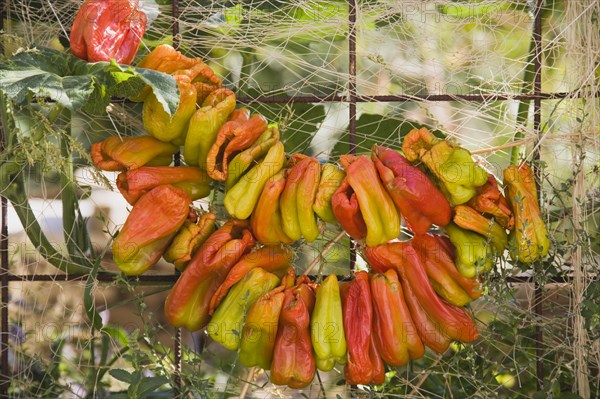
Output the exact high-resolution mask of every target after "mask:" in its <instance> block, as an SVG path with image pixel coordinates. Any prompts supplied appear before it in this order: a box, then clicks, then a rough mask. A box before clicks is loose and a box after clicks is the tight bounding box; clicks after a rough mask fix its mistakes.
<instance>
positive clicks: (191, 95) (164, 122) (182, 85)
mask: <svg viewBox="0 0 600 399" xmlns="http://www.w3.org/2000/svg"><path fill="white" fill-rule="evenodd" d="M175 80H176V81H177V87H179V107H177V111H175V114H174V115H169V114H168V113H167V111H165V109H164V108H163V105H162V104H161V103H160V102H159V101H158V99H157V98H156V96H155V95H154V93H150V94H148V96H147V97H146V99H145V100H144V106H143V109H142V112H143V115H142V119H143V121H144V128H145V129H146V131H147V132H148V133H149V134H150V135H151V136H153V137H155V138H157V139H158V140H160V141H164V142H171V143H173V144H175V145H177V146H179V145H182V144H183V143H184V142H185V136H186V134H187V131H188V125H189V122H190V118H191V117H192V115H193V114H194V112H196V96H197V91H196V87H194V85H193V84H192V82H191V81H190V78H189V77H188V76H185V75H176V76H175Z"/></svg>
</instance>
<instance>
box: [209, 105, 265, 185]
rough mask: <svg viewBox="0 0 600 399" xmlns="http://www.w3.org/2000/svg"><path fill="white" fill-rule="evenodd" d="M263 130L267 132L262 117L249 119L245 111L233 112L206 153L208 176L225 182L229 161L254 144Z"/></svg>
mask: <svg viewBox="0 0 600 399" xmlns="http://www.w3.org/2000/svg"><path fill="white" fill-rule="evenodd" d="M244 119H245V120H244ZM265 130H267V120H266V119H265V117H264V116H262V115H253V116H252V117H250V118H249V112H248V111H247V110H246V111H244V110H243V109H241V110H236V111H234V112H233V113H232V114H231V117H230V120H229V121H228V122H225V123H224V124H223V126H221V128H220V129H219V133H218V134H217V139H216V141H215V143H214V144H213V145H212V147H211V148H210V151H209V152H208V156H207V159H206V171H207V172H208V175H209V176H210V177H211V178H213V179H214V180H219V181H225V180H227V169H228V164H229V161H231V160H232V159H233V157H234V156H235V155H237V154H238V153H239V152H240V151H243V150H245V149H246V148H248V147H250V146H251V145H252V144H254V142H255V141H256V139H258V137H259V136H260V135H261V134H262V133H263V132H264V131H265ZM200 162H201V163H202V161H200Z"/></svg>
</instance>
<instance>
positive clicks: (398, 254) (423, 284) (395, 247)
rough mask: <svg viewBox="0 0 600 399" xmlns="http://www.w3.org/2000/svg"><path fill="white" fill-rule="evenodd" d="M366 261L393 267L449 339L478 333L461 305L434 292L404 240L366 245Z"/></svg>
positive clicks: (467, 338) (474, 336) (467, 339)
mask: <svg viewBox="0 0 600 399" xmlns="http://www.w3.org/2000/svg"><path fill="white" fill-rule="evenodd" d="M365 252H366V255H367V259H368V261H369V263H370V264H371V265H372V264H378V265H380V266H379V268H385V269H386V270H387V269H394V270H396V271H397V272H398V275H399V276H400V278H401V279H402V280H405V281H406V282H407V284H409V285H410V286H411V287H412V290H413V292H414V294H415V295H416V297H417V298H418V300H419V303H420V305H421V306H422V308H423V309H424V310H425V313H426V314H427V316H428V317H429V318H430V319H431V321H432V322H433V323H434V324H437V325H438V326H439V329H440V331H442V332H443V333H444V334H445V335H448V337H450V338H451V339H454V340H458V341H462V342H472V341H474V340H475V339H477V337H478V332H477V327H476V326H475V323H474V322H473V320H472V319H471V317H470V316H469V315H468V314H467V313H466V311H465V310H464V309H463V308H459V307H457V306H454V305H451V304H448V303H446V302H444V301H442V299H441V298H440V297H439V296H438V295H437V294H436V293H435V291H434V289H433V287H432V286H431V284H430V283H429V278H428V276H427V272H426V271H425V266H424V265H423V262H422V260H421V258H420V257H419V254H418V253H417V251H416V250H415V249H414V248H413V247H412V245H411V244H410V243H407V242H390V243H387V244H384V245H379V246H377V247H370V248H367V249H366V251H365Z"/></svg>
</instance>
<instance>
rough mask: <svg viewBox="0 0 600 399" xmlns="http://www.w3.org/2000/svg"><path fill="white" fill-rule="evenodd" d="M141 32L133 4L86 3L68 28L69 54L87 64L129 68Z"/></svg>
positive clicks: (142, 20) (140, 15) (118, 0)
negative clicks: (109, 63) (111, 61)
mask: <svg viewBox="0 0 600 399" xmlns="http://www.w3.org/2000/svg"><path fill="white" fill-rule="evenodd" d="M145 31H146V14H144V12H143V11H141V10H140V7H139V3H138V1H137V0H86V1H85V2H84V3H83V4H82V5H81V8H80V9H79V11H78V12H77V15H76V16H75V21H74V22H73V28H71V36H70V40H71V52H72V53H73V55H75V56H77V57H79V58H81V59H84V60H86V61H89V62H98V61H110V60H111V59H114V60H115V61H116V62H118V63H119V64H131V62H132V61H133V59H134V58H135V55H136V54H137V51H138V48H139V47H140V42H141V41H142V37H143V36H144V32H145Z"/></svg>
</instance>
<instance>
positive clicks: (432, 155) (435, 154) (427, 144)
mask: <svg viewBox="0 0 600 399" xmlns="http://www.w3.org/2000/svg"><path fill="white" fill-rule="evenodd" d="M402 151H403V152H404V155H405V156H406V159H408V160H409V161H410V162H415V161H417V160H420V161H422V162H423V163H424V164H425V165H426V166H427V168H428V169H429V170H430V171H431V172H432V173H433V174H434V175H435V177H436V178H437V180H438V182H439V183H440V186H441V189H442V192H443V193H444V194H445V195H446V196H447V198H448V201H449V202H450V204H451V205H460V204H464V203H465V202H467V201H469V200H470V199H471V198H473V197H474V196H475V195H476V194H477V187H480V186H483V185H484V184H485V183H486V182H487V178H488V174H487V172H486V171H485V169H483V168H482V167H480V166H478V165H476V164H475V162H473V158H471V153H470V152H469V151H467V150H466V149H464V148H462V147H460V146H458V145H456V144H453V143H451V142H449V141H447V140H441V139H438V138H436V137H435V136H434V135H433V134H432V133H431V132H430V131H429V130H427V129H426V128H421V129H413V130H411V131H410V132H409V133H408V134H407V135H406V137H405V138H404V142H403V143H402Z"/></svg>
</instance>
